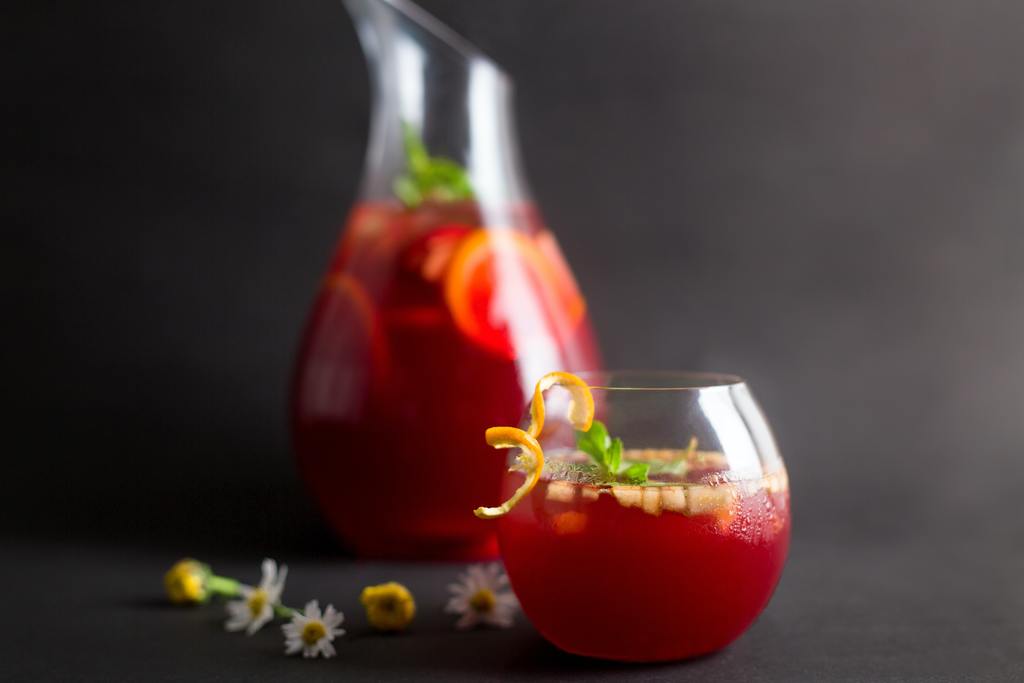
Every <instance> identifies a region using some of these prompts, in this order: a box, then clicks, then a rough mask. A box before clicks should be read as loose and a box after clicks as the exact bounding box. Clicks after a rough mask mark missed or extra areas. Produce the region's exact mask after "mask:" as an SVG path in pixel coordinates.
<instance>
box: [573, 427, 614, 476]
mask: <svg viewBox="0 0 1024 683" xmlns="http://www.w3.org/2000/svg"><path fill="white" fill-rule="evenodd" d="M598 424H600V423H598V422H595V423H594V426H595V427H596V426H597V425H598ZM599 437H601V435H600V434H599V433H596V432H595V431H594V428H593V427H591V429H590V431H589V432H581V431H577V432H576V448H578V449H580V450H581V451H583V452H584V453H586V454H587V455H589V456H590V457H591V459H592V460H593V461H594V462H596V463H597V464H598V465H600V466H601V467H602V468H603V469H607V467H606V465H605V449H604V437H607V433H604V434H603V437H601V438H599Z"/></svg>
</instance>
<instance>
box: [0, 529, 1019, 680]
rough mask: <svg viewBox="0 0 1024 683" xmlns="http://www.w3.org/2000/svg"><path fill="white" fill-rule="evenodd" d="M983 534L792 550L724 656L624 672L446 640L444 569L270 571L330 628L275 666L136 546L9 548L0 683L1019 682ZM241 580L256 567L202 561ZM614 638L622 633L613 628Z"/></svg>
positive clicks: (540, 643) (1005, 557) (163, 556)
mask: <svg viewBox="0 0 1024 683" xmlns="http://www.w3.org/2000/svg"><path fill="white" fill-rule="evenodd" d="M993 532H994V529H993V528H989V529H986V528H978V529H975V530H974V533H972V534H971V538H970V540H968V541H964V540H963V539H962V538H961V540H960V541H958V543H957V544H956V546H955V550H954V549H953V548H952V547H951V546H949V544H948V543H946V540H947V539H944V538H943V537H942V536H941V535H939V536H937V537H935V538H919V539H918V540H915V541H910V542H907V541H900V542H892V543H888V542H871V541H870V540H861V541H851V540H850V539H845V540H841V539H838V538H837V539H835V540H834V541H819V542H801V541H800V540H799V538H798V539H797V542H796V543H795V544H794V546H793V549H792V552H791V555H790V561H789V564H788V566H787V569H786V572H785V575H784V577H783V580H782V582H781V584H780V586H779V588H778V591H777V592H776V595H775V597H774V599H773V600H772V602H771V604H770V606H769V607H768V609H767V610H766V611H765V612H764V614H763V615H762V616H761V617H760V619H758V621H757V622H756V623H755V625H754V626H753V627H752V628H751V629H750V631H749V632H748V633H747V634H746V635H744V636H743V637H742V638H741V639H740V640H739V641H737V642H736V643H735V644H733V645H732V646H731V647H729V648H727V649H726V650H725V651H723V652H720V653H718V654H715V655H711V656H708V657H704V658H701V659H698V660H695V661H689V662H681V663H676V664H667V665H656V666H626V665H620V664H611V663H604V662H597V661H591V660H587V659H582V658H577V657H573V656H569V655H565V654H562V653H560V652H559V651H557V650H555V649H554V648H553V647H552V646H550V645H548V644H547V643H546V642H545V641H544V640H542V639H541V637H540V636H539V635H538V634H537V633H536V632H535V631H534V630H533V628H532V627H530V625H529V624H528V623H527V622H526V621H525V620H524V619H523V618H522V617H521V616H520V617H519V618H518V620H517V623H516V625H515V626H514V627H513V628H511V629H509V630H504V631H500V630H479V631H471V632H466V633H463V632H456V631H455V630H453V628H452V617H451V616H450V615H446V614H444V613H443V611H442V608H443V605H444V601H445V593H446V589H445V586H446V585H447V583H448V582H449V581H450V580H452V579H453V577H454V576H455V574H456V573H457V571H458V570H459V569H460V568H461V566H460V565H449V564H428V565H402V564H390V563H375V562H366V563H363V562H355V561H352V560H347V559H345V558H310V559H302V558H295V559H293V558H287V557H282V558H281V559H282V560H287V561H288V562H289V564H290V567H291V575H290V579H289V583H288V587H287V589H286V597H287V598H289V599H290V601H291V602H293V603H301V602H302V601H304V600H305V599H308V598H313V597H317V598H319V599H320V600H321V601H324V602H327V601H329V602H332V603H334V604H335V605H336V606H337V607H339V608H340V609H342V610H343V611H344V612H345V615H346V623H345V627H346V628H347V629H348V634H347V635H346V636H345V637H344V638H343V639H341V640H340V641H339V642H338V643H337V646H338V656H337V658H335V659H332V660H329V661H323V660H316V661H308V660H303V659H301V658H287V657H285V656H284V655H283V654H282V638H281V635H280V632H279V631H278V629H277V627H265V628H264V629H263V630H262V631H261V632H259V633H257V634H256V635H255V636H253V637H251V638H246V637H245V636H243V635H239V634H232V633H227V632H225V631H224V630H223V628H222V623H223V618H224V613H223V607H222V606H221V605H219V604H211V605H208V606H205V607H200V608H176V607H172V606H169V605H167V604H166V603H165V602H164V600H163V599H162V589H161V585H160V579H161V575H162V572H163V571H164V570H165V569H166V568H167V566H168V565H169V564H170V563H171V562H172V561H173V560H174V559H176V557H175V555H174V554H173V553H169V552H167V551H165V550H161V549H157V548H152V547H146V546H134V547H127V546H119V545H116V544H110V545H106V546H104V545H102V544H96V543H91V544H88V545H83V544H80V543H74V542H67V543H60V542H48V543H42V542H14V543H13V544H7V545H6V548H5V551H6V553H7V559H6V560H5V561H4V562H3V563H2V564H0V577H2V585H3V586H5V587H6V589H7V593H8V595H7V600H8V604H7V610H6V611H7V614H8V619H7V623H6V626H5V629H4V630H5V635H4V636H3V652H4V653H5V654H4V662H3V665H2V669H3V671H4V678H7V679H11V680H33V681H48V680H54V681H67V680H142V679H145V680H183V679H189V680H195V681H215V680H282V679H286V680H296V681H315V680H339V679H367V680H417V681H419V680H453V679H481V680H520V679H523V680H525V679H530V680H565V679H569V678H572V679H574V680H577V679H578V680H591V679H593V680H596V679H622V680H700V681H708V682H710V681H729V682H730V683H732V682H735V681H750V680H758V681H761V680H763V681H801V680H806V681H821V680H837V681H865V680H871V681H888V680H898V681H905V680H929V681H932V680H935V681H943V680H948V681H960V680H964V681H967V680H970V681H979V680H1022V679H1024V618H1022V616H1021V615H1022V614H1024V588H1022V578H1024V571H1022V570H1024V552H1022V551H1021V549H1020V547H1019V546H1018V547H1016V548H1010V547H1008V545H1007V539H1005V538H1000V537H999V534H998V533H993ZM203 559H206V560H208V561H211V562H213V564H214V566H215V569H217V570H218V571H219V572H221V573H224V574H228V575H236V576H239V577H242V578H247V579H248V580H250V581H255V580H256V578H257V576H258V571H259V570H258V560H259V558H258V557H253V559H252V561H241V560H240V559H238V558H237V557H231V558H222V557H217V556H216V555H214V556H205V557H204V558H203ZM389 579H394V580H398V581H401V582H403V583H405V584H407V585H408V586H409V588H410V589H411V590H412V591H413V593H414V594H415V595H416V596H417V600H418V606H419V612H418V614H417V617H416V620H415V622H414V626H413V627H412V628H411V630H410V631H409V632H407V633H405V634H402V635H398V636H382V635H377V634H374V633H373V632H371V631H370V630H369V629H368V627H367V624H366V621H365V617H364V615H363V614H362V610H361V609H360V607H359V605H358V593H359V590H360V588H361V587H362V586H364V585H367V584H370V583H376V582H380V581H384V580H389ZM623 628H628V625H623Z"/></svg>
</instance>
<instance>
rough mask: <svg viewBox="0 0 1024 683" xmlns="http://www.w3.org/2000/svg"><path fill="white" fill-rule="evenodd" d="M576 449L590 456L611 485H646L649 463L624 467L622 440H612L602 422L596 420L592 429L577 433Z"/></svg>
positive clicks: (637, 463)
mask: <svg viewBox="0 0 1024 683" xmlns="http://www.w3.org/2000/svg"><path fill="white" fill-rule="evenodd" d="M576 447H577V448H578V449H580V450H581V451H583V452H584V453H586V454H587V455H589V456H590V458H591V460H593V461H594V463H596V464H597V466H598V468H600V470H601V474H602V475H603V479H604V480H605V481H606V482H609V483H617V482H622V483H627V484H646V483H647V474H648V472H649V471H650V469H651V466H650V464H649V463H646V462H634V463H630V464H627V465H626V466H625V467H623V462H622V439H620V438H618V437H616V438H614V439H613V438H612V437H611V436H610V435H609V434H608V428H607V427H605V425H604V423H603V422H601V421H600V420H594V422H593V424H591V426H590V429H589V430H587V431H585V432H582V431H579V430H577V431H576Z"/></svg>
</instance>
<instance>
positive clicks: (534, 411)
mask: <svg viewBox="0 0 1024 683" xmlns="http://www.w3.org/2000/svg"><path fill="white" fill-rule="evenodd" d="M552 387H562V388H563V389H566V390H568V391H569V394H570V399H569V422H570V423H571V424H572V426H573V428H575V429H578V430H580V431H581V432H585V431H587V430H589V429H590V425H591V424H592V423H593V422H594V396H593V394H591V393H590V387H588V386H587V383H586V382H584V381H583V380H581V379H580V378H579V377H577V376H576V375H573V374H570V373H568V372H560V371H556V372H549V373H548V374H546V375H544V376H543V377H541V378H540V380H539V381H538V382H537V385H536V386H535V387H534V389H533V400H532V401H531V402H530V428H529V429H528V430H527V431H529V433H530V436H533V437H538V436H540V433H541V431H543V429H544V392H546V391H547V390H548V389H551V388H552Z"/></svg>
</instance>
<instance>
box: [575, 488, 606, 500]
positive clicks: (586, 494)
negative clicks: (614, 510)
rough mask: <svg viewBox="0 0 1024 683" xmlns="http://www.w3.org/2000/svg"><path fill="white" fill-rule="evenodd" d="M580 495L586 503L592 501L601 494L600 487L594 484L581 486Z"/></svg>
mask: <svg viewBox="0 0 1024 683" xmlns="http://www.w3.org/2000/svg"><path fill="white" fill-rule="evenodd" d="M580 494H581V495H580V497H581V498H583V500H585V501H587V502H588V503H592V502H594V501H595V500H597V497H598V496H599V495H601V489H599V488H597V487H596V486H581V487H580Z"/></svg>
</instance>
